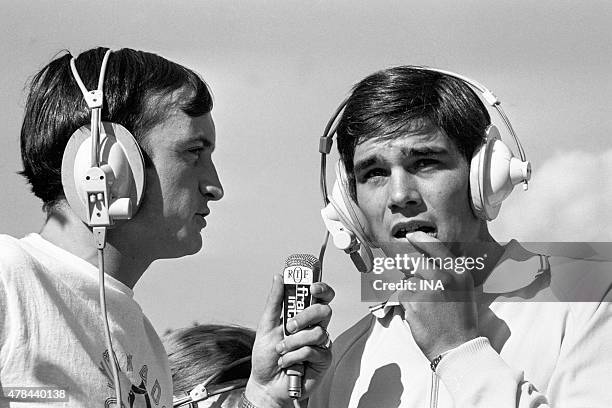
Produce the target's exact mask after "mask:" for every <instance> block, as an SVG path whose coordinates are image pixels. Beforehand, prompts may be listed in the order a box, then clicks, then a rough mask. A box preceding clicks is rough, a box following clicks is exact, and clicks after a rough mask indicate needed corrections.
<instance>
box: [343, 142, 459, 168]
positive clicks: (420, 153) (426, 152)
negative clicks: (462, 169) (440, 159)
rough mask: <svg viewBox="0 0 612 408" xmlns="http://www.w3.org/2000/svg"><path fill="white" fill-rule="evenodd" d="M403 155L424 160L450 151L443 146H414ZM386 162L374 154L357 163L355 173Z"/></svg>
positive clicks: (404, 151)
mask: <svg viewBox="0 0 612 408" xmlns="http://www.w3.org/2000/svg"><path fill="white" fill-rule="evenodd" d="M401 152H402V154H403V155H404V156H405V157H411V158H417V159H418V158H423V157H431V156H437V155H445V154H448V153H449V151H448V149H446V148H444V147H441V146H413V147H410V148H405V149H402V150H401ZM385 161H386V160H385V158H384V157H383V156H381V155H380V154H373V155H372V156H369V157H366V158H365V159H363V160H359V161H358V162H357V163H355V166H354V168H353V171H354V173H359V172H361V171H363V170H365V169H367V168H368V167H370V166H373V165H375V164H376V163H384V162H385Z"/></svg>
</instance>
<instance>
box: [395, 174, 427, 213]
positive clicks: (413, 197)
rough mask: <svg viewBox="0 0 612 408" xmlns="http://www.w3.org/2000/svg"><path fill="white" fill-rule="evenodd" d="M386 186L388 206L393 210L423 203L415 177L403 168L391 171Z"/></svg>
mask: <svg viewBox="0 0 612 408" xmlns="http://www.w3.org/2000/svg"><path fill="white" fill-rule="evenodd" d="M387 188H388V189H389V190H388V207H389V208H390V209H391V210H393V211H399V210H402V209H405V208H408V207H417V206H420V205H421V204H422V203H423V199H422V197H421V193H420V192H419V189H418V183H417V181H416V180H415V177H414V176H413V175H412V174H410V173H409V172H407V171H405V170H400V171H396V172H393V173H392V174H391V179H390V180H389V184H388V187H387Z"/></svg>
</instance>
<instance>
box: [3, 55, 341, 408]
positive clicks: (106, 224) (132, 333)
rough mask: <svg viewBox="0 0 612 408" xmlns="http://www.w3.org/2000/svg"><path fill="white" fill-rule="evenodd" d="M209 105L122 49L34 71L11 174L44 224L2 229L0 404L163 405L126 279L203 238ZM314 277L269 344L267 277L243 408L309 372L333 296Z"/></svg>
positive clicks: (152, 341) (166, 380)
mask: <svg viewBox="0 0 612 408" xmlns="http://www.w3.org/2000/svg"><path fill="white" fill-rule="evenodd" d="M212 107H213V104H212V98H211V95H210V92H209V90H208V88H207V85H206V84H205V83H204V81H203V80H202V79H201V78H200V77H199V76H198V75H197V74H195V73H194V72H193V71H191V70H189V69H187V68H185V67H183V66H181V65H178V64H176V63H173V62H171V61H168V60H166V59H164V58H162V57H160V56H157V55H155V54H151V53H147V52H142V51H135V50H131V49H122V50H119V51H116V52H111V51H110V50H107V49H104V48H96V49H91V50H88V51H86V52H83V53H82V54H80V55H79V56H78V57H77V58H74V57H72V55H70V54H65V55H63V56H60V57H58V58H56V59H55V60H53V61H51V63H49V64H48V65H47V66H45V67H44V68H43V69H42V70H41V71H40V72H39V73H38V74H37V75H36V76H35V77H34V78H33V80H32V83H31V87H30V94H29V97H28V100H27V105H26V111H25V117H24V121H23V126H22V131H21V153H22V159H23V165H24V170H23V172H22V173H23V175H24V176H25V177H26V178H27V180H28V182H29V183H30V185H31V187H32V191H33V192H34V194H35V195H36V196H37V197H39V198H40V199H41V200H42V201H43V203H44V210H45V212H46V216H47V218H46V221H45V223H44V225H43V227H42V230H41V232H40V233H38V234H29V235H27V236H26V237H24V238H22V239H15V238H13V237H9V236H6V235H2V236H0V387H1V389H2V395H0V407H7V406H21V405H20V404H21V403H26V404H27V406H31V407H35V406H40V407H43V406H44V407H48V406H63V407H88V408H89V407H114V406H116V407H119V406H124V407H147V408H149V407H160V408H162V407H165V408H170V407H171V406H172V404H173V401H172V394H173V393H172V383H171V381H172V380H171V375H170V369H169V366H168V358H167V355H166V352H165V350H164V348H163V346H162V343H161V341H160V340H159V337H158V335H157V334H156V332H155V330H154V329H153V326H152V325H151V324H150V322H149V321H148V319H147V318H146V317H145V316H144V314H143V312H142V310H141V309H140V306H139V305H138V304H137V303H136V302H135V301H134V299H133V292H132V288H133V287H134V285H135V284H136V282H137V281H138V280H139V279H140V278H141V276H142V275H143V273H144V272H145V270H146V269H147V268H148V266H149V265H150V264H151V262H153V261H155V260H156V259H162V258H176V257H181V256H185V255H189V254H194V253H196V252H198V251H199V250H200V249H201V247H202V237H201V235H200V232H201V230H202V229H203V228H205V226H206V220H205V218H206V217H207V216H208V215H209V213H210V208H209V205H210V203H211V202H213V201H217V200H219V199H221V197H222V196H223V190H222V187H221V183H220V181H219V178H218V176H217V171H216V168H215V165H214V164H213V161H212V153H213V151H214V148H215V141H216V135H215V126H214V122H213V120H212V117H211V110H212ZM315 287H316V289H315V288H313V290H314V292H315V294H314V296H316V297H317V298H318V299H319V301H320V304H318V305H315V306H313V307H311V308H309V309H306V310H304V312H303V313H302V314H300V315H299V316H297V317H296V318H295V324H294V326H295V327H294V330H293V333H294V334H292V335H290V336H288V337H286V338H284V339H283V334H282V333H283V330H282V327H281V325H280V320H279V317H280V312H281V306H282V297H283V284H282V280H281V278H280V276H275V277H274V283H273V286H272V291H271V293H270V297H269V299H268V302H267V305H266V307H265V310H264V315H263V317H262V319H261V322H260V325H259V328H258V332H257V339H256V341H255V345H254V348H253V359H252V361H253V364H252V367H253V369H252V371H251V376H250V378H249V381H248V383H247V385H246V389H245V393H244V394H243V395H242V401H241V404H242V406H244V407H253V406H257V407H261V408H263V407H283V406H288V405H290V403H291V401H290V400H289V397H288V393H287V385H286V383H287V376H286V375H285V374H284V371H283V370H281V369H282V368H285V367H288V366H291V365H292V364H296V363H299V362H307V363H308V364H306V373H305V378H306V380H305V381H304V384H303V387H304V396H308V395H309V394H310V393H311V392H312V390H313V388H314V387H315V385H316V384H317V382H318V381H319V380H320V378H321V376H322V373H323V372H324V370H325V369H326V367H327V366H328V365H329V362H330V359H331V356H330V351H329V349H328V347H327V343H328V336H327V332H326V331H325V327H326V326H327V324H328V323H329V319H330V315H331V311H330V309H329V306H328V305H327V303H329V301H331V299H332V298H333V291H332V290H331V288H329V287H328V286H327V285H325V284H324V283H318V284H315ZM303 328H306V329H305V330H301V329H303ZM277 350H278V351H277ZM281 356H282V357H281ZM118 401H121V404H120V403H118Z"/></svg>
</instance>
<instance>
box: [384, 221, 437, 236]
mask: <svg viewBox="0 0 612 408" xmlns="http://www.w3.org/2000/svg"><path fill="white" fill-rule="evenodd" d="M417 231H421V232H424V233H425V234H427V235H429V236H432V237H434V238H436V237H437V234H438V230H437V229H436V226H435V225H434V224H433V223H431V222H428V221H406V222H399V223H397V224H395V225H394V226H393V228H392V229H391V235H393V237H394V238H396V239H405V238H406V234H409V233H411V232H417Z"/></svg>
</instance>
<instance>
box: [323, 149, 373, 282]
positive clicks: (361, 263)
mask: <svg viewBox="0 0 612 408" xmlns="http://www.w3.org/2000/svg"><path fill="white" fill-rule="evenodd" d="M329 200H330V203H331V204H332V206H333V207H334V210H335V212H336V214H337V215H338V218H339V220H340V222H341V223H342V224H343V225H344V227H345V228H346V229H348V230H349V231H350V232H351V233H353V234H354V235H355V237H356V239H357V241H358V244H359V253H358V254H357V253H356V252H352V253H351V254H350V255H351V259H352V261H353V263H354V264H355V266H356V267H357V269H358V270H359V271H360V272H364V273H367V272H370V271H372V268H373V267H374V261H373V255H372V250H371V247H372V246H373V245H372V243H371V242H370V240H369V239H368V233H367V225H368V223H367V220H366V218H365V216H364V215H363V213H362V212H361V210H360V209H359V206H358V205H357V203H356V202H355V201H354V200H353V199H352V198H351V194H350V186H349V180H348V177H347V174H346V170H345V168H344V165H343V164H342V162H341V161H338V162H337V164H336V182H335V183H334V187H333V189H332V194H331V197H329Z"/></svg>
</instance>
